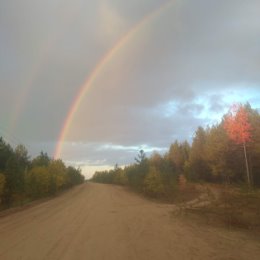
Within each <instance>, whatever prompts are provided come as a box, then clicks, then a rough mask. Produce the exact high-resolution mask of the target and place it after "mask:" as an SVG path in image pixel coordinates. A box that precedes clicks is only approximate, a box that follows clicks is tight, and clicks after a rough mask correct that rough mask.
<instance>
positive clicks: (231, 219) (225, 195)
mask: <svg viewBox="0 0 260 260" xmlns="http://www.w3.org/2000/svg"><path fill="white" fill-rule="evenodd" d="M207 191H208V194H206V195H205V196H204V197H203V196H200V197H199V199H197V200H196V199H195V200H193V201H191V202H187V203H182V204H179V205H178V207H179V210H177V212H175V214H179V215H182V216H187V217H189V218H190V219H192V220H194V221H199V222H200V223H206V224H210V225H218V226H224V227H227V228H242V229H247V230H254V231H256V232H260V190H259V189H258V190H248V189H245V188H243V187H240V188H237V187H232V186H224V185H222V186H219V187H218V189H217V196H216V189H215V192H214V193H215V194H214V193H213V192H212V189H210V188H209V189H208V190H207Z"/></svg>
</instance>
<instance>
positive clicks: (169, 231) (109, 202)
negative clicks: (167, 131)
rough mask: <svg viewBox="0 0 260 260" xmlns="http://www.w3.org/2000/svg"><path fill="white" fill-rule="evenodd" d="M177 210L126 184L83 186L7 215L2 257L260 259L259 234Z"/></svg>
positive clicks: (2, 224)
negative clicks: (189, 219) (191, 217)
mask: <svg viewBox="0 0 260 260" xmlns="http://www.w3.org/2000/svg"><path fill="white" fill-rule="evenodd" d="M174 210H176V207H175V206H173V205H165V204H159V203H155V202H152V201H149V200H146V199H144V198H142V197H140V196H138V195H136V194H134V193H131V192H129V191H127V190H126V189H124V188H122V187H118V186H113V185H102V184H93V183H88V184H83V185H81V186H78V187H76V188H74V189H72V190H70V191H69V192H66V193H64V194H63V195H61V196H59V197H56V198H54V199H52V200H49V201H46V202H43V203H41V204H38V205H36V206H33V207H30V208H27V209H25V210H23V211H19V212H16V213H12V214H8V215H6V216H2V217H1V218H0V259H1V260H16V259H20V260H38V259H46V260H56V259H62V260H67V259H75V260H80V259H84V260H85V259H89V260H96V259H98V260H99V259H100V260H102V259H105V260H107V259H108V260H110V259H111V260H116V259H120V260H124V259H137V260H139V259H140V260H142V259H147V260H152V259H158V260H164V259H178V260H182V259H200V260H203V259H229V260H231V259H236V260H239V259H245V260H246V259H251V260H254V259H257V260H258V259H260V240H259V239H258V238H256V237H253V236H250V235H249V234H247V233H243V232H242V231H234V230H233V231H231V230H225V229H222V228H217V227H210V226H206V225H200V226H198V224H195V223H193V224H192V223H191V222H187V221H183V220H182V219H181V217H174V216H173V215H174V214H173V211H174Z"/></svg>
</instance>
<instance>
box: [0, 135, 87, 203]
mask: <svg viewBox="0 0 260 260" xmlns="http://www.w3.org/2000/svg"><path fill="white" fill-rule="evenodd" d="M82 182H84V176H83V175H82V174H81V170H80V169H76V168H74V167H72V166H69V167H66V166H65V164H64V162H63V161H62V160H54V159H51V158H50V157H49V156H48V154H47V153H44V152H41V153H40V155H39V156H37V157H35V158H34V159H32V160H31V159H30V157H29V156H28V151H27V149H26V148H25V146H23V145H18V146H17V147H16V148H15V149H13V148H12V147H11V146H10V145H9V144H8V143H6V142H5V141H4V139H3V138H2V137H0V207H1V208H7V207H10V206H12V205H17V204H19V203H20V204H22V203H24V202H26V201H30V200H34V199H38V198H42V197H46V196H52V195H55V194H56V193H57V192H58V191H61V190H65V189H68V188H71V187H72V186H74V185H77V184H80V183H82Z"/></svg>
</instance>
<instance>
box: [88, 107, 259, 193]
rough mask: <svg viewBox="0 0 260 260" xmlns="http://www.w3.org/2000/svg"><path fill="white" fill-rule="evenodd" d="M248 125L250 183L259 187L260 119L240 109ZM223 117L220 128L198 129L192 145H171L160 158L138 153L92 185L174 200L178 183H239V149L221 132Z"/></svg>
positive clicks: (253, 112)
mask: <svg viewBox="0 0 260 260" xmlns="http://www.w3.org/2000/svg"><path fill="white" fill-rule="evenodd" d="M244 108H245V109H246V111H247V113H248V120H249V124H250V125H251V142H250V143H248V144H247V151H248V158H249V168H250V174H251V179H252V180H253V182H254V184H255V186H260V174H259V172H260V160H259V158H260V115H259V112H258V111H257V110H252V109H251V107H250V105H249V104H246V105H245V106H244ZM224 119H225V115H224V117H223V120H222V122H221V123H220V124H217V125H213V126H212V127H207V128H206V129H204V128H203V127H198V129H197V131H196V132H195V134H194V138H193V140H192V144H191V145H189V143H188V142H187V141H185V142H182V143H180V142H178V141H175V142H174V143H173V144H171V145H170V148H169V151H168V152H167V153H165V154H164V155H161V154H159V153H156V152H155V153H153V154H152V155H151V156H150V158H147V157H146V155H145V153H144V151H143V150H141V151H139V154H138V155H137V157H136V158H135V162H136V163H135V164H132V165H129V166H126V167H125V168H124V169H120V168H118V167H115V169H114V170H111V171H104V172H96V173H95V174H94V176H93V181H96V182H102V183H116V184H124V185H125V184H127V185H128V186H130V187H131V188H133V189H134V190H137V191H141V192H145V193H146V194H147V195H149V196H153V197H160V196H165V197H170V196H174V191H175V190H176V189H177V188H179V187H178V179H179V177H180V176H185V179H187V180H188V181H196V182H201V181H202V182H215V183H242V182H244V181H245V166H244V158H243V156H244V155H243V153H241V146H239V145H236V144H234V143H232V142H231V141H230V140H229V138H228V136H227V134H226V131H225V130H224V127H223V124H224Z"/></svg>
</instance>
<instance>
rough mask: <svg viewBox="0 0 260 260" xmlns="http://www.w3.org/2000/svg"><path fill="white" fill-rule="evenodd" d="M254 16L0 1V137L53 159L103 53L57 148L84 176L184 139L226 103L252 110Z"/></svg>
mask: <svg viewBox="0 0 260 260" xmlns="http://www.w3.org/2000/svg"><path fill="white" fill-rule="evenodd" d="M259 10H260V1H259V0H247V1H245V0H218V1H216V0H175V1H166V0H131V1H127V0H97V1H92V0H73V1H72V0H45V1H39V0H23V1H20V0H8V1H4V0H0V57H1V58H0V135H1V136H3V137H4V138H5V139H6V140H7V141H8V142H9V143H11V144H12V145H13V146H16V145H17V144H19V143H23V144H24V145H25V146H26V147H27V148H28V150H29V152H30V154H31V156H36V155H37V154H39V152H40V151H41V150H43V151H46V152H48V154H49V155H51V156H53V155H54V151H55V147H56V145H57V141H58V137H59V135H60V132H61V131H62V127H63V125H64V121H65V120H66V117H67V115H68V113H69V110H70V108H71V106H72V104H73V101H74V100H75V97H76V96H77V94H78V92H79V91H80V89H81V87H82V86H84V82H86V80H87V79H88V78H89V77H90V76H91V74H92V71H93V70H95V68H96V66H97V65H98V64H100V62H102V59H103V57H104V56H105V55H106V54H107V53H109V52H110V50H111V49H113V48H114V49H116V50H115V51H114V53H113V55H111V57H110V58H109V59H108V60H107V62H106V64H105V65H104V66H103V67H102V69H100V70H99V71H98V74H97V77H96V78H95V81H94V82H93V83H92V84H91V86H90V87H89V89H88V90H87V92H86V95H85V96H84V97H83V99H82V102H81V104H80V106H79V108H78V110H77V111H76V113H75V114H74V117H73V120H72V123H71V125H70V127H69V131H68V133H67V136H66V140H64V144H63V146H62V152H61V157H62V159H63V160H65V161H66V162H67V163H71V164H74V165H80V166H81V167H82V169H83V172H84V173H85V174H86V175H88V176H89V175H90V174H91V173H92V172H93V171H94V170H95V169H100V168H101V167H103V168H105V167H108V166H113V165H114V164H115V163H118V164H119V165H125V164H129V163H131V162H133V161H134V157H135V156H136V154H137V153H138V151H139V150H140V149H144V150H145V151H146V152H147V153H148V154H149V153H150V152H151V151H153V150H157V151H160V152H164V151H166V149H167V148H168V147H169V145H170V144H171V143H172V142H174V140H175V139H178V140H180V141H183V140H185V139H187V140H189V141H191V140H192V135H193V133H194V131H195V130H196V128H197V127H198V126H199V125H202V126H206V125H210V124H213V123H216V122H219V120H220V119H221V117H222V115H223V113H225V112H227V109H228V107H229V106H230V104H232V103H233V102H243V103H244V102H250V104H251V106H252V107H253V108H257V109H259V108H260V15H259ZM126 35H127V37H125V36H126ZM121 39H124V42H123V44H121V45H119V44H118V43H119V42H120V40H121ZM115 46H119V47H118V48H115Z"/></svg>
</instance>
